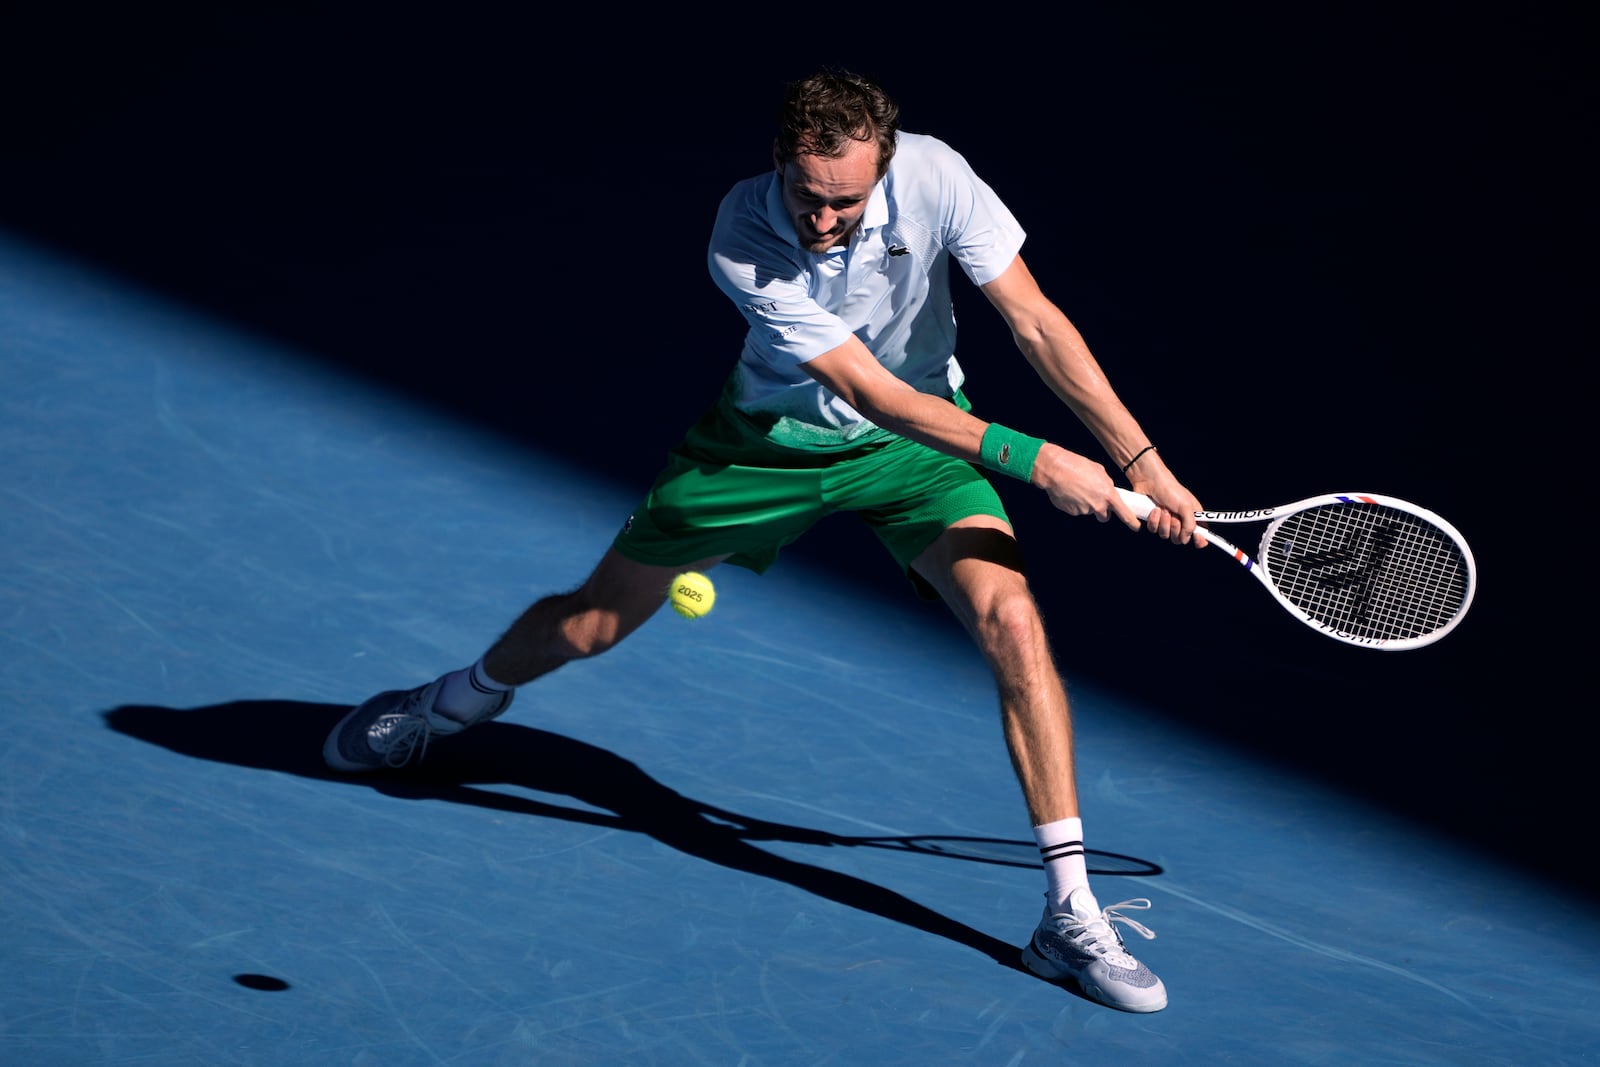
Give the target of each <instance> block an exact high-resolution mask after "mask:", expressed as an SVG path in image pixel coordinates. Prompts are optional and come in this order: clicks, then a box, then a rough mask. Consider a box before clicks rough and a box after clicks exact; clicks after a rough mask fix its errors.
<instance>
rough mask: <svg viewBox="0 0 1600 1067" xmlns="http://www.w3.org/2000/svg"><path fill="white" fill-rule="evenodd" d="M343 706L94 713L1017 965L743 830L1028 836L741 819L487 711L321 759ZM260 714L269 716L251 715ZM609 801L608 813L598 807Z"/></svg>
mask: <svg viewBox="0 0 1600 1067" xmlns="http://www.w3.org/2000/svg"><path fill="white" fill-rule="evenodd" d="M349 710H350V709H349V708H348V707H345V706H342V705H334V704H309V703H304V702H298V701H289V700H240V701H234V702H232V703H228V704H218V705H214V706H211V707H204V708H194V709H190V710H180V709H176V708H163V707H156V706H150V705H126V706H123V707H119V708H115V709H113V710H111V711H109V712H107V713H106V714H105V720H106V723H107V724H108V725H109V726H110V727H111V728H112V729H113V730H115V731H117V732H118V733H121V734H124V735H126V736H128V737H132V738H136V739H138V740H140V741H144V742H146V743H148V744H152V745H158V746H160V747H162V748H165V749H167V750H169V751H172V752H177V753H179V754H181V755H185V756H191V757H193V758H195V759H204V760H210V761H212V762H216V763H226V764H232V765H234V766H239V767H248V768H253V769H256V770H271V771H280V772H283V773H286V774H293V775H298V776H300V777H303V778H316V779H324V780H328V781H343V782H348V783H350V784H351V785H352V786H358V787H365V788H370V789H375V790H377V791H378V792H380V793H383V794H384V795H386V796H392V797H401V798H404V799H407V800H434V801H442V802H445V803H451V804H469V805H472V806H475V807H481V808H488V809H492V810H494V811H500V812H506V813H509V814H515V815H527V816H531V817H535V818H547V819H562V820H566V821H568V822H577V823H583V824H586V825H590V826H602V827H607V828H610V829H614V830H624V831H627V832H629V833H638V834H645V835H646V836H648V837H651V838H653V839H654V840H656V841H659V842H661V843H662V844H664V845H668V846H670V847H672V848H674V849H677V850H678V851H680V852H682V853H684V854H685V855H689V856H694V857H696V858H698V859H702V860H705V861H706V862H708V863H714V864H716V865H717V866H719V867H726V868H728V869H730V870H735V871H742V872H744V873H746V874H753V875H758V876H760V877H762V878H770V879H773V880H774V881H780V882H786V883H788V884H789V885H792V886H795V887H796V888H798V889H803V890H805V891H806V892H808V893H812V894H814V895H816V896H818V897H821V898H823V899H825V900H831V901H833V902H835V903H837V904H843V905H845V906H847V907H851V908H855V909H857V910H859V911H863V912H867V913H869V914H872V915H877V916H879V917H881V918H884V919H889V920H891V921H893V922H897V923H901V924H903V925H905V926H909V927H911V928H912V929H915V930H920V931H922V932H924V933H928V934H933V935H935V936H937V937H943V938H947V939H948V940H950V941H954V942H955V943H957V944H959V945H965V946H966V947H968V948H971V949H973V950H975V951H977V952H980V953H982V954H983V955H986V956H988V957H990V958H991V959H993V960H994V961H995V962H996V963H998V964H1000V965H1001V966H1003V967H1007V968H1010V969H1012V970H1016V971H1020V972H1022V973H1028V972H1026V971H1024V970H1023V968H1022V966H1021V964H1020V962H1019V960H1018V953H1019V952H1020V948H1019V947H1018V946H1017V945H1013V944H1011V943H1009V942H1006V941H1003V940H1001V939H999V938H996V937H992V936H990V935H988V934H985V933H983V932H982V931H979V930H974V929H973V928H972V927H970V926H967V925H966V924H964V923H961V922H958V921H956V920H954V919H951V918H949V917H948V916H945V915H941V914H940V913H938V912H936V911H934V910H933V909H931V908H929V907H926V906H925V905H922V904H918V903H917V902H916V901H913V900H911V899H909V898H907V897H905V896H902V895H901V894H899V893H896V892H894V891H893V890H890V889H886V888H884V887H883V886H880V885H876V884H874V883H872V882H869V881H866V880H865V879H862V878H857V877H854V876H853V875H848V874H842V873H839V872H837V871H830V870H828V869H827V868H825V867H818V866H815V865H813V864H809V863H801V862H798V861H796V860H790V859H785V858H784V857H782V856H777V855H774V854H773V853H771V852H768V851H766V850H764V849H760V848H756V847H754V845H753V844H752V842H759V841H774V842H785V843H790V844H800V845H816V846H819V847H823V848H878V849H887V850H890V851H895V852H906V853H915V854H918V855H923V856H929V857H937V858H943V859H955V860H963V861H968V862H975V863H984V864H999V865H1002V866H1011V867H1024V868H1031V869H1033V870H1038V869H1039V859H1038V850H1037V848H1036V847H1035V846H1034V844H1033V842H1031V841H1008V840H1003V839H997V838H978V837H952V836H939V835H910V836H904V837H857V836H849V835H840V834H833V833H829V832H827V831H823V830H815V829H811V828H809V827H804V826H793V825H789V824H786V823H777V822H771V821H768V820H765V819H754V818H751V817H749V816H746V815H741V814H739V813H737V812H732V811H728V810H727V809H725V808H719V807H716V806H715V805H711V804H706V803H703V802H701V801H698V800H694V799H692V798H690V797H686V796H684V795H683V794H681V793H679V792H677V791H676V790H673V789H670V788H668V787H667V786H665V785H663V784H661V783H660V782H658V781H656V780H655V779H654V778H652V777H650V775H649V774H648V773H646V772H645V771H644V770H643V769H642V768H640V767H639V765H638V764H636V763H633V762H632V761H630V760H626V759H623V758H622V757H621V756H618V755H616V754H615V753H614V752H610V751H608V750H606V749H604V748H601V747H599V746H597V745H591V744H587V743H585V742H583V741H579V740H576V739H574V738H570V737H563V736H561V735H559V734H554V733H550V732H549V731H546V730H538V729H534V728H531V727H527V726H522V725H518V724H515V723H505V722H491V723H485V724H484V725H482V726H480V727H477V728H475V729H473V730H469V731H467V732H465V733H462V734H460V735H458V736H456V737H452V738H450V739H448V740H445V741H438V742H436V743H435V744H433V745H432V746H430V748H429V749H428V753H427V757H426V759H424V760H423V761H422V762H421V763H420V764H417V765H416V766H413V767H411V768H408V769H405V770H403V771H386V772H383V773H381V774H375V775H370V776H347V775H340V774H337V773H334V772H332V771H330V770H329V769H328V768H327V767H326V766H325V765H324V764H323V762H322V742H323V739H324V738H325V737H327V735H328V731H330V730H331V729H333V726H334V724H335V723H336V722H338V721H339V718H340V716H342V715H344V713H345V712H347V711H349ZM252 722H255V723H261V722H271V723H272V724H273V729H271V730H269V731H259V730H253V729H251V728H250V724H251V723H252ZM498 787H511V788H515V789H526V790H533V791H535V792H538V793H544V794H554V795H558V796H566V797H571V798H572V799H573V800H576V801H580V802H581V803H583V804H586V805H589V806H591V807H593V808H599V809H602V811H591V810H587V809H584V808H577V807H569V806H565V805H562V804H554V803H550V802H548V801H545V800H538V799H535V798H533V797H528V796H521V795H517V794H512V793H506V792H502V791H500V788H498ZM607 813H610V814H607ZM1088 856H1089V868H1090V873H1092V874H1095V875H1120V876H1124V877H1127V876H1133V877H1150V876H1154V875H1159V874H1161V873H1162V871H1161V867H1160V866H1159V865H1157V864H1154V863H1151V862H1149V861H1147V860H1142V859H1139V858H1137V857H1133V856H1124V855H1119V854H1117V853H1112V852H1099V851H1095V850H1090V851H1089V854H1088Z"/></svg>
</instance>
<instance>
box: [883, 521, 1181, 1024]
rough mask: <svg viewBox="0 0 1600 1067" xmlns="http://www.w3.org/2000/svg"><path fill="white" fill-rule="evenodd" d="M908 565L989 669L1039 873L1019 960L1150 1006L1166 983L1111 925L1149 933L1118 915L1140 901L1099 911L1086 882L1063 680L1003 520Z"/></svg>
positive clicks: (955, 534) (956, 528) (979, 525)
mask: <svg viewBox="0 0 1600 1067" xmlns="http://www.w3.org/2000/svg"><path fill="white" fill-rule="evenodd" d="M912 565H913V567H915V568H916V570H917V573H918V574H920V575H922V577H923V578H925V579H926V580H927V581H928V582H929V583H930V584H931V585H933V587H934V588H935V589H937V590H938V591H939V594H940V595H941V596H942V597H943V598H944V601H945V603H946V604H948V605H949V606H950V608H951V610H952V611H954V612H955V614H956V617H957V618H958V619H960V620H961V622H962V625H964V626H965V627H966V629H967V632H968V633H970V634H971V635H972V638H973V640H974V641H975V642H976V643H977V645H978V648H979V649H980V650H981V651H982V652H983V655H984V657H985V659H987V660H988V662H989V666H990V669H991V670H992V671H993V672H994V677H995V685H996V687H997V689H998V691H999V697H1000V715H1001V722H1002V724H1003V726H1004V732H1005V739H1006V747H1007V749H1008V750H1009V752H1010V755H1011V763H1012V767H1013V768H1014V769H1015V770H1016V774H1017V781H1018V782H1019V783H1020V785H1021V786H1022V794H1023V798H1024V799H1025V800H1026V802H1027V806H1028V814H1029V817H1030V818H1031V819H1032V821H1033V831H1034V839H1035V841H1036V842H1037V843H1038V845H1039V852H1040V859H1041V861H1042V862H1043V865H1044V868H1045V876H1046V877H1045V881H1046V888H1045V913H1044V915H1043V916H1042V917H1041V918H1040V920H1039V923H1038V925H1037V926H1036V927H1035V929H1034V932H1033V936H1032V938H1031V939H1030V940H1029V943H1028V947H1027V948H1026V949H1024V950H1023V954H1022V959H1023V963H1024V964H1025V965H1026V966H1027V967H1028V969H1029V970H1031V971H1033V972H1034V973H1036V974H1039V975H1042V976H1043V977H1046V978H1050V979H1053V980H1062V979H1071V980H1073V981H1075V982H1076V983H1077V985H1078V988H1079V989H1081V990H1082V991H1083V992H1084V993H1085V994H1086V995H1088V996H1091V997H1093V998H1094V999H1096V1000H1099V1001H1101V1002H1103V1003H1105V1004H1109V1005H1111V1006H1112V1007H1116V1008H1120V1009H1122V1010H1124V1011H1137V1012H1150V1011H1160V1010H1161V1009H1162V1008H1165V1007H1166V1006H1167V990H1166V987H1165V986H1164V985H1163V984H1162V982H1161V979H1159V978H1157V977H1156V976H1155V975H1154V974H1152V973H1151V972H1150V969H1149V968H1148V967H1146V966H1145V965H1144V964H1143V963H1140V962H1139V961H1138V960H1137V959H1135V958H1134V957H1133V956H1132V955H1131V954H1130V953H1129V952H1128V950H1127V946H1126V945H1124V944H1123V941H1122V937H1121V935H1120V934H1118V933H1117V930H1116V927H1115V925H1114V924H1115V923H1119V922H1120V923H1123V924H1125V925H1127V926H1128V927H1130V928H1131V929H1133V930H1135V931H1137V932H1138V933H1140V934H1141V935H1143V936H1145V937H1154V936H1155V935H1154V934H1152V933H1151V932H1150V931H1149V929H1147V928H1146V927H1145V926H1144V925H1142V924H1141V923H1138V922H1136V921H1134V920H1133V919H1131V918H1129V917H1128V916H1127V915H1125V914H1122V910H1123V909H1129V908H1134V909H1142V908H1148V907H1149V906H1150V902H1149V901H1148V900H1145V899H1143V898H1140V899H1138V900H1127V901H1123V902H1122V903H1120V904H1113V905H1111V906H1110V907H1107V908H1103V909H1102V908H1101V907H1100V904H1099V902H1098V901H1097V900H1096V899H1095V896H1094V893H1093V891H1091V890H1090V888H1089V880H1088V870H1087V865H1086V862H1085V857H1084V848H1083V840H1082V838H1083V824H1082V820H1081V818H1080V817H1079V814H1078V791H1077V783H1076V772H1075V768H1074V758H1075V757H1074V752H1073V745H1072V716H1071V710H1070V708H1069V706H1068V703H1067V694H1066V686H1065V685H1064V683H1063V682H1062V680H1061V674H1060V672H1059V671H1058V670H1057V668H1056V664H1055V659H1054V656H1053V654H1052V652H1051V649H1050V642H1049V638H1048V637H1047V635H1046V634H1045V629H1044V622H1043V620H1042V619H1041V618H1040V615H1039V608H1038V604H1037V603H1036V602H1035V600H1034V598H1033V594H1032V592H1031V591H1030V590H1029V588H1028V583H1027V579H1026V577H1025V576H1024V574H1023V570H1022V559H1021V552H1020V551H1019V550H1018V548H1017V544H1016V542H1015V540H1014V539H1013V538H1012V536H1011V530H1010V527H1008V526H1007V525H1006V524H1005V523H1004V522H1001V521H1000V520H999V519H996V518H992V517H989V516H977V517H974V518H971V519H966V520H962V521H961V522H958V523H956V524H955V525H953V526H951V527H950V528H949V529H947V530H945V532H944V533H943V534H941V535H940V537H939V538H938V540H936V541H935V542H934V543H933V544H932V545H930V546H929V547H928V548H927V549H925V550H924V551H923V552H922V554H921V555H919V556H918V557H917V558H916V560H914V561H913V564H912Z"/></svg>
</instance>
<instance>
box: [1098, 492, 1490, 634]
mask: <svg viewBox="0 0 1600 1067" xmlns="http://www.w3.org/2000/svg"><path fill="white" fill-rule="evenodd" d="M1117 492H1118V494H1120V495H1121V497H1122V499H1123V501H1124V502H1125V503H1126V504H1127V505H1128V506H1129V507H1130V508H1131V509H1133V513H1134V514H1135V515H1137V516H1138V517H1139V519H1140V520H1141V521H1143V520H1144V519H1145V518H1147V517H1149V515H1150V512H1152V511H1154V510H1155V502H1154V501H1153V500H1151V499H1150V498H1149V497H1147V496H1144V495H1143V494H1141V493H1135V492H1133V491H1131V490H1128V489H1122V488H1118V489H1117ZM1336 504H1358V505H1374V506H1378V507H1387V508H1393V509H1395V510H1396V511H1402V512H1405V513H1406V514H1408V515H1412V516H1414V517H1416V518H1418V519H1421V520H1422V521H1424V522H1426V523H1428V524H1430V525H1432V526H1434V527H1436V528H1437V529H1438V530H1439V532H1441V533H1443V534H1444V535H1445V536H1446V537H1448V538H1450V539H1451V540H1452V541H1454V542H1455V545H1456V547H1457V548H1458V549H1459V550H1460V551H1461V556H1462V560H1463V562H1464V565H1465V568H1466V579H1467V580H1466V592H1465V593H1464V594H1463V595H1462V598H1461V606H1460V607H1458V608H1457V609H1456V611H1455V613H1454V614H1453V615H1451V617H1450V619H1449V620H1448V621H1447V622H1446V623H1445V624H1444V625H1443V626H1440V627H1438V628H1437V629H1435V630H1431V631H1429V632H1428V633H1425V634H1421V635H1419V636H1417V637H1401V638H1377V637H1368V636H1365V635H1362V634H1354V633H1350V632H1348V631H1345V630H1341V629H1339V628H1338V627H1335V626H1331V625H1329V624H1328V623H1325V622H1323V621H1321V620H1320V619H1316V618H1313V617H1312V616H1310V615H1308V614H1307V613H1306V612H1304V611H1302V610H1301V609H1300V608H1299V607H1298V606H1297V605H1296V604H1295V603H1294V602H1292V601H1291V600H1289V598H1288V597H1286V596H1284V595H1283V593H1282V592H1280V591H1279V589H1278V587H1277V585H1276V584H1275V583H1274V581H1273V578H1272V575H1271V574H1270V573H1269V572H1268V569H1267V567H1266V566H1265V565H1264V564H1263V563H1262V562H1261V561H1259V560H1257V559H1256V558H1255V557H1253V556H1251V555H1250V553H1248V552H1246V551H1244V550H1243V549H1241V548H1239V547H1238V546H1237V545H1235V544H1233V543H1232V542H1231V541H1229V540H1228V539H1227V538H1226V537H1223V536H1222V535H1221V534H1219V533H1217V532H1216V531H1215V529H1214V528H1213V525H1214V524H1218V523H1224V524H1225V523H1240V524H1243V523H1256V522H1264V523H1266V524H1267V529H1266V530H1265V531H1264V532H1263V534H1262V542H1263V544H1264V543H1265V541H1266V539H1267V538H1268V537H1269V536H1271V533H1272V529H1273V526H1274V524H1275V523H1276V522H1278V521H1279V520H1282V519H1284V518H1286V517H1288V516H1290V515H1293V514H1295V513H1296V512H1301V511H1308V510H1310V509H1311V508H1318V507H1326V506H1328V505H1336ZM1194 516H1195V518H1196V519H1198V520H1199V521H1200V523H1201V524H1202V525H1203V526H1204V529H1203V530H1201V531H1200V533H1201V534H1202V535H1203V536H1204V537H1205V539H1206V541H1207V542H1208V543H1209V544H1211V545H1212V546H1214V547H1215V548H1218V549H1220V550H1222V551H1223V552H1226V553H1227V554H1228V555H1230V556H1232V557H1233V559H1234V562H1236V563H1238V564H1239V565H1240V566H1242V567H1243V568H1244V569H1245V570H1246V571H1248V572H1249V573H1250V574H1251V575H1252V576H1253V577H1254V578H1255V579H1256V581H1258V582H1260V583H1261V587H1262V588H1263V589H1265V590H1266V591H1267V592H1268V593H1269V594H1271V596H1272V599H1274V600H1276V601H1277V602H1278V604H1279V605H1280V606H1282V608H1283V609H1284V610H1285V611H1287V612H1288V613H1289V614H1290V615H1293V616H1294V617H1295V618H1297V619H1299V620H1300V621H1301V622H1303V623H1305V624H1306V625H1307V626H1309V627H1311V628H1312V629H1313V630H1316V631H1317V632H1318V633H1321V634H1324V635H1326V636H1328V637H1331V638H1333V639H1334V640H1336V641H1342V642H1344V643H1345V644H1348V645H1357V646H1359V647H1361V648H1372V649H1377V650H1380V651H1384V652H1401V651H1405V650H1407V649H1413V648H1421V647H1422V646H1424V645H1431V644H1433V643H1434V642H1435V641H1438V640H1439V639H1440V638H1442V637H1444V636H1445V635H1446V634H1448V633H1449V632H1450V631H1451V630H1453V629H1455V628H1456V626H1457V625H1458V624H1459V623H1460V622H1461V620H1462V618H1464V617H1465V616H1466V614H1467V609H1468V608H1470V607H1471V606H1472V598H1473V595H1474V594H1475V593H1476V592H1477V589H1478V565H1477V561H1476V560H1475V559H1474V558H1473V556H1472V549H1471V548H1470V547H1469V546H1468V545H1467V540H1466V538H1465V537H1463V536H1462V535H1461V531H1459V530H1457V529H1456V528H1455V527H1454V526H1452V525H1451V524H1450V523H1448V522H1446V521H1445V520H1444V518H1443V517H1441V516H1439V515H1437V514H1435V513H1434V512H1432V511H1429V510H1428V509H1427V508H1424V507H1421V506H1419V505H1417V504H1413V503H1411V502H1410V501H1409V500H1401V499H1400V498H1398V497H1392V496H1384V495H1383V494H1381V493H1326V494H1324V495H1322V496H1313V497H1306V498H1305V499H1304V500H1296V501H1294V502H1293V503H1291V504H1279V505H1276V506H1274V507H1268V508H1255V509H1253V510H1250V511H1197V512H1195V513H1194ZM1258 551H1259V549H1258Z"/></svg>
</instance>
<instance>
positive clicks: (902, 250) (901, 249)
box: [889, 245, 911, 256]
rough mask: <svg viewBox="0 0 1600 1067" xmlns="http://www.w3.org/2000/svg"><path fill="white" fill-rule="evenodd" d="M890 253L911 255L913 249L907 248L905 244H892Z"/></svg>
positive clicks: (892, 254)
mask: <svg viewBox="0 0 1600 1067" xmlns="http://www.w3.org/2000/svg"><path fill="white" fill-rule="evenodd" d="M889 254H890V255H891V256H909V255H910V254H911V249H909V248H907V247H906V246H905V245H890V246H889Z"/></svg>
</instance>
